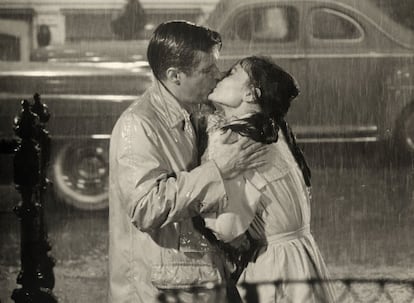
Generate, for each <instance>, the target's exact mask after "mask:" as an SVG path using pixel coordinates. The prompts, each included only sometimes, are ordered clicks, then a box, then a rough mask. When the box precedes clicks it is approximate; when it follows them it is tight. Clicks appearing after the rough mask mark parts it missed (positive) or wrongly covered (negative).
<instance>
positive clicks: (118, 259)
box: [109, 21, 263, 303]
mask: <svg viewBox="0 0 414 303" xmlns="http://www.w3.org/2000/svg"><path fill="white" fill-rule="evenodd" d="M220 47H221V38H220V35H219V34H218V33H217V32H214V31H211V30H209V29H207V28H204V27H200V26H196V25H194V24H190V23H187V22H181V21H173V22H167V23H164V24H161V25H160V26H159V27H158V28H157V29H156V30H155V32H154V34H153V36H152V38H151V40H150V42H149V46H148V50H147V56H148V62H149V64H150V66H151V69H152V71H153V74H154V77H155V80H154V83H153V85H152V86H151V87H150V88H149V89H147V91H146V92H145V93H144V94H143V95H142V96H141V97H140V98H139V100H138V101H137V102H135V103H133V104H132V105H131V106H130V107H129V108H128V109H127V110H126V111H125V112H124V113H123V114H122V115H121V117H120V118H119V120H118V122H117V123H116V125H115V127H114V130H113V133H112V137H111V145H110V184H109V229H110V232H109V235H110V242H109V301H110V302H117V303H122V302H144V303H147V302H156V301H157V296H158V295H159V294H160V293H163V294H166V295H169V294H170V293H171V292H170V291H171V290H177V289H180V290H181V291H180V299H181V300H183V301H192V295H193V294H192V292H191V291H190V290H189V289H190V288H191V287H192V286H194V285H196V286H197V285H200V286H201V285H205V284H207V283H209V282H212V283H226V280H227V279H228V276H229V272H228V270H227V269H226V262H225V258H224V256H223V254H222V253H221V252H220V251H217V249H216V248H215V247H213V246H212V245H211V243H209V242H208V241H207V240H206V239H205V238H204V237H203V236H202V235H201V234H200V233H199V232H198V231H197V230H196V229H195V228H194V226H193V221H192V219H191V218H192V217H194V216H198V215H199V214H201V213H205V212H209V211H215V210H217V209H218V208H219V207H223V206H224V205H225V203H226V193H225V190H224V186H223V179H227V178H232V177H234V176H235V175H237V174H239V173H241V172H242V171H243V170H245V169H247V168H251V167H256V166H258V165H260V164H261V163H259V162H257V160H256V159H257V158H258V157H259V156H260V155H261V154H262V153H263V151H262V147H260V145H259V144H257V143H253V142H252V141H249V140H247V139H243V140H241V141H240V142H238V143H234V144H227V143H226V138H227V137H228V135H229V134H223V136H222V144H221V146H220V148H219V149H218V150H217V152H216V153H215V156H214V157H213V160H212V161H209V162H207V163H205V164H203V165H199V163H198V151H197V146H196V138H195V131H194V128H193V125H192V124H191V121H190V111H191V108H192V106H194V105H195V104H200V103H203V102H206V100H207V95H208V93H209V92H210V91H211V90H212V89H213V87H214V86H215V84H216V82H217V79H218V78H219V70H218V68H217V58H218V54H219V50H220ZM197 295H198V297H197V301H200V302H203V301H204V302H211V301H214V302H221V301H222V300H223V296H222V295H223V294H222V293H220V291H219V292H217V293H216V292H215V291H204V292H203V291H202V292H199V293H198V294H197Z"/></svg>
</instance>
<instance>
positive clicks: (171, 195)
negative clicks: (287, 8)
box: [111, 113, 226, 231]
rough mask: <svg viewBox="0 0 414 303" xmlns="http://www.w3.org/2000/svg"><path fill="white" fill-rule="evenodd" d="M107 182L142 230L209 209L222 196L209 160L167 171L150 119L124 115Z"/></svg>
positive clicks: (216, 172) (219, 180)
mask: <svg viewBox="0 0 414 303" xmlns="http://www.w3.org/2000/svg"><path fill="white" fill-rule="evenodd" d="M111 153H113V154H112V155H111V180H112V181H111V182H112V183H114V184H115V190H117V191H119V193H118V196H119V197H120V199H121V203H123V205H124V207H125V211H126V212H127V213H128V216H129V217H130V218H131V221H132V223H133V224H134V225H135V226H136V227H137V228H138V229H140V230H142V231H150V230H153V229H157V228H160V227H162V226H164V225H166V224H168V223H171V222H177V221H181V220H183V219H186V218H190V217H192V216H195V215H197V214H199V213H200V212H204V211H210V210H211V211H214V210H215V209H216V208H217V207H219V205H220V204H221V203H223V202H224V201H225V200H226V194H225V190H224V185H223V181H222V177H221V174H220V171H219V170H218V168H217V166H216V164H215V163H214V162H213V161H209V162H207V163H205V164H203V165H201V166H199V167H197V168H195V169H193V170H192V171H189V172H187V171H180V172H176V173H174V172H172V171H170V170H169V168H168V167H169V165H168V163H167V159H166V155H164V154H163V152H162V148H161V146H160V143H159V141H158V136H157V135H156V132H155V131H154V129H153V127H152V126H151V123H149V122H148V121H144V120H142V119H140V118H138V117H136V116H134V115H133V114H129V113H128V114H126V115H124V116H123V118H122V120H121V121H120V122H119V123H118V125H117V126H116V128H115V130H114V133H113V136H112V139H111Z"/></svg>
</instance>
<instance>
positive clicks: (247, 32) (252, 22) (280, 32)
mask: <svg viewBox="0 0 414 303" xmlns="http://www.w3.org/2000/svg"><path fill="white" fill-rule="evenodd" d="M225 28H226V29H225V30H224V32H223V36H224V37H226V38H227V39H231V40H243V41H249V42H265V41H269V42H287V41H292V40H295V39H297V33H298V12H297V11H296V9H295V8H294V7H291V6H262V7H255V8H248V9H245V10H244V11H242V12H240V13H239V14H237V15H236V17H235V18H234V19H233V20H232V21H231V22H230V25H229V26H226V27H225Z"/></svg>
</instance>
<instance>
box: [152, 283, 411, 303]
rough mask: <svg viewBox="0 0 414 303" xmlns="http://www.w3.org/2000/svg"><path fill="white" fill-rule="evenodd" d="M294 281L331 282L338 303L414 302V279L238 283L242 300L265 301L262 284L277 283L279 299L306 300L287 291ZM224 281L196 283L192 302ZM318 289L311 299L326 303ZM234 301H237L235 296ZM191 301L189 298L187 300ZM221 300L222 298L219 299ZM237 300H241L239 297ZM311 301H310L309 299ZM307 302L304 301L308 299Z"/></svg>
mask: <svg viewBox="0 0 414 303" xmlns="http://www.w3.org/2000/svg"><path fill="white" fill-rule="evenodd" d="M292 284H306V285H308V286H309V287H310V288H311V289H312V288H315V290H316V289H317V288H318V287H319V288H320V286H323V284H330V285H331V286H332V287H333V289H334V292H335V300H334V302H335V303H348V302H349V303H351V302H352V303H354V302H355V303H357V302H361V303H362V302H364V303H365V302H369V303H374V302H378V303H386V302H387V303H410V302H414V279H358V278H349V279H347V278H341V279H328V280H323V279H310V280H284V281H281V280H277V281H271V282H260V283H242V284H240V285H238V286H237V287H238V288H239V290H240V293H242V294H243V295H242V297H243V299H242V301H243V302H248V303H258V302H261V301H260V298H259V292H258V287H259V286H263V285H267V286H270V287H274V289H275V291H276V294H277V297H276V298H275V302H283V303H302V302H298V301H297V300H292V299H290V298H289V296H287V295H286V294H285V289H286V287H288V286H289V285H292ZM222 288H223V286H222V285H214V284H206V285H204V286H197V287H192V288H191V289H188V290H186V293H190V294H191V296H192V302H200V296H201V295H202V294H203V293H204V292H205V291H206V290H211V291H215V292H219V291H220V290H222ZM181 292H182V290H170V291H169V292H168V296H166V295H165V294H164V293H163V294H161V295H160V296H159V298H158V300H159V302H162V303H164V302H165V303H166V302H168V303H173V302H174V303H181V302H183V300H182V299H181V296H180V295H181ZM317 294H318V291H315V292H313V295H314V299H313V300H311V301H310V302H321V303H325V302H326V300H325V298H318V297H316V296H317ZM229 301H230V302H233V301H232V300H231V299H230V300H229ZM186 302H187V301H186ZM218 302H220V301H218ZM234 302H238V301H237V299H235V300H234ZM305 302H308V301H305ZM305 302H303V303H305Z"/></svg>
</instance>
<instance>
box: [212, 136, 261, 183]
mask: <svg viewBox="0 0 414 303" xmlns="http://www.w3.org/2000/svg"><path fill="white" fill-rule="evenodd" d="M231 134H232V132H231V130H227V131H226V132H225V133H223V134H221V135H220V140H219V143H217V144H215V150H214V152H213V153H212V155H211V159H212V160H214V162H216V164H217V167H218V168H219V170H220V172H221V175H222V177H223V179H232V178H234V177H236V176H237V175H239V174H240V173H242V172H243V171H245V170H246V169H250V168H255V167H259V166H262V165H263V164H265V161H264V160H260V159H259V158H260V157H261V156H263V155H264V154H265V153H266V151H267V146H266V145H264V144H262V143H257V142H255V141H253V140H251V139H249V138H246V137H242V138H241V139H240V140H238V141H236V142H233V143H230V142H229V141H230V136H231Z"/></svg>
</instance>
